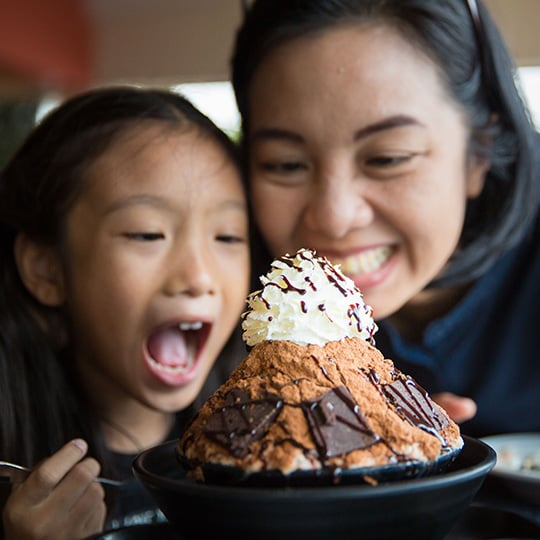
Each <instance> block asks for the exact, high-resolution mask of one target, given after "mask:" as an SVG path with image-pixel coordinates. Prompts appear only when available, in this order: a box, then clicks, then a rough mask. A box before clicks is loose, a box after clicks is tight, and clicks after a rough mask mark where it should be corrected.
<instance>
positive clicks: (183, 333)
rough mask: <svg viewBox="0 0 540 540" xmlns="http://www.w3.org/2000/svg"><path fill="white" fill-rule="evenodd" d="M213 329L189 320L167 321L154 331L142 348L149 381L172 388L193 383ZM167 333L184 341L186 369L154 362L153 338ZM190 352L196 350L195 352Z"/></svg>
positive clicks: (195, 320)
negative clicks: (175, 333) (178, 336)
mask: <svg viewBox="0 0 540 540" xmlns="http://www.w3.org/2000/svg"><path fill="white" fill-rule="evenodd" d="M212 326H213V324H212V323H211V322H208V321H204V320H202V319H198V318H190V319H189V320H188V319H183V320H178V321H170V322H167V323H165V324H161V325H160V326H159V327H156V328H154V330H152V332H151V333H150V334H149V335H148V337H147V338H146V340H145V342H144V344H143V358H144V361H145V364H146V367H147V369H148V371H149V372H150V374H151V375H152V377H153V378H154V379H155V380H157V381H159V382H161V383H162V384H165V385H166V386H171V387H177V386H185V385H187V384H189V383H190V382H191V381H193V380H194V379H195V378H196V377H197V375H198V372H199V369H200V365H201V359H202V357H203V355H204V351H205V348H206V343H207V341H208V338H209V335H210V332H211V330H212ZM167 331H169V332H174V331H178V333H179V335H180V337H181V339H183V340H184V347H185V349H186V352H185V355H186V362H185V365H178V366H176V365H174V364H171V363H169V364H165V363H161V362H158V361H157V360H156V359H155V358H153V356H152V354H151V352H150V343H151V340H152V338H153V336H155V335H156V334H158V333H159V332H167ZM188 333H189V336H188V335H187V334H188ZM193 348H195V350H194V351H193Z"/></svg>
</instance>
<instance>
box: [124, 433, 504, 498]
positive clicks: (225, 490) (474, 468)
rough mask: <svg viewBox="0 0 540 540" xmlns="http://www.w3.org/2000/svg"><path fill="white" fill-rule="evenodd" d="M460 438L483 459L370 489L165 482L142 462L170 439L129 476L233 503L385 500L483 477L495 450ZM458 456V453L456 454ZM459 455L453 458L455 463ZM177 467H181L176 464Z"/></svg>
mask: <svg viewBox="0 0 540 540" xmlns="http://www.w3.org/2000/svg"><path fill="white" fill-rule="evenodd" d="M462 438H463V442H464V445H463V448H462V450H461V452H463V451H464V450H465V449H466V448H467V450H468V449H470V448H471V446H472V447H473V448H474V447H476V448H479V449H482V450H484V452H485V456H484V457H483V459H482V460H481V461H479V462H478V463H475V464H472V465H469V466H467V467H464V468H461V469H459V470H455V471H449V472H445V473H442V474H438V475H434V476H427V477H421V478H411V479H403V480H399V481H396V482H392V483H388V484H383V485H378V486H371V485H343V486H340V485H336V486H306V487H296V486H286V487H278V488H276V487H255V486H249V487H246V486H234V485H233V486H225V485H218V484H203V483H197V482H195V481H193V480H190V479H186V480H184V479H169V478H167V477H164V476H160V475H158V474H155V473H153V472H151V471H148V470H147V469H146V468H145V467H144V465H143V462H144V460H145V458H146V457H147V456H148V454H150V453H154V452H159V451H164V450H165V448H166V447H170V448H171V449H173V448H175V447H176V445H177V443H178V441H177V440H171V441H165V442H163V443H161V444H159V445H157V446H154V447H152V448H149V449H147V450H144V451H143V452H141V453H140V454H138V455H137V456H136V457H135V459H134V460H133V466H132V467H133V473H134V475H135V477H136V478H138V479H139V480H140V481H141V482H142V483H143V484H145V485H146V486H148V487H156V488H160V489H162V488H168V489H171V490H173V491H176V490H177V489H178V488H179V487H181V489H182V491H185V492H190V493H192V494H194V495H196V494H199V495H202V494H205V493H210V492H211V494H212V497H214V498H219V499H224V500H228V501H230V500H231V497H232V496H234V498H235V499H236V500H241V499H244V498H245V499H252V498H253V497H257V499H258V500H262V501H264V500H275V499H276V498H281V499H290V500H293V499H296V498H302V499H305V500H306V501H309V500H311V499H318V498H320V496H321V490H325V491H327V492H328V493H327V494H328V496H329V497H330V498H339V499H349V498H355V499H357V498H360V497H365V498H367V497H369V498H380V497H386V496H388V495H392V494H397V493H399V495H400V496H402V495H403V494H404V493H415V492H418V491H421V490H425V489H426V487H427V488H437V489H441V488H445V487H449V486H450V485H453V484H456V483H459V481H460V480H461V481H466V480H473V479H476V478H478V477H480V476H485V475H487V473H489V471H491V469H492V468H493V467H494V465H495V462H496V452H495V450H494V449H493V448H492V447H491V446H489V445H488V444H486V443H485V442H483V441H482V440H480V439H475V438H472V437H468V436H466V435H462ZM460 454H461V453H460ZM459 457H460V455H458V456H457V458H456V460H459ZM178 466H179V467H180V468H181V465H180V464H178Z"/></svg>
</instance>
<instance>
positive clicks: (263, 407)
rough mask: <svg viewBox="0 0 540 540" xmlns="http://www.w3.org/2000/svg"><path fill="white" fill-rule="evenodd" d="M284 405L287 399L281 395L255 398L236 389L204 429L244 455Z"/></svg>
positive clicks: (227, 446)
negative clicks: (282, 398) (280, 396)
mask: <svg viewBox="0 0 540 540" xmlns="http://www.w3.org/2000/svg"><path fill="white" fill-rule="evenodd" d="M282 408H283V400H281V399H280V398H279V397H278V396H275V395H272V394H267V396H266V397H265V398H263V399H256V400H252V399H251V398H250V396H249V395H248V394H247V393H246V392H244V391H243V390H239V389H234V390H231V391H230V392H229V393H228V394H227V396H226V398H225V404H224V406H223V407H221V408H220V409H218V410H217V411H216V412H215V413H214V414H213V415H212V416H211V417H210V418H209V419H208V422H207V423H206V425H205V427H204V431H205V433H206V434H207V435H208V437H209V438H210V439H213V440H214V441H215V442H217V443H218V444H220V445H222V446H224V447H225V448H227V449H228V450H229V451H230V453H231V454H232V455H233V456H235V457H237V458H243V457H245V456H247V454H248V453H249V446H250V444H251V443H252V442H254V441H257V440H259V439H261V438H262V437H264V435H265V434H266V432H267V431H268V428H269V427H270V426H271V425H272V423H273V422H274V421H275V420H276V418H277V417H278V416H279V413H280V412H281V410H282Z"/></svg>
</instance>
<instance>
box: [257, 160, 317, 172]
mask: <svg viewBox="0 0 540 540" xmlns="http://www.w3.org/2000/svg"><path fill="white" fill-rule="evenodd" d="M261 168H262V169H263V170H265V171H267V172H271V173H277V174H287V173H293V172H298V171H304V170H306V168H307V167H306V164H305V163H302V162H301V161H282V162H278V161H275V162H272V161H267V162H263V163H261Z"/></svg>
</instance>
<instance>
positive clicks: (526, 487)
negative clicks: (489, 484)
mask: <svg viewBox="0 0 540 540" xmlns="http://www.w3.org/2000/svg"><path fill="white" fill-rule="evenodd" d="M482 440H483V441H484V442H485V443H486V444H488V445H489V446H491V447H492V448H493V449H494V450H495V452H496V453H497V463H496V464H495V467H494V468H493V469H492V471H491V472H490V476H491V477H492V478H493V479H497V481H498V482H500V483H502V484H503V485H504V486H505V487H507V488H508V490H509V491H511V492H512V493H513V494H514V495H516V496H518V497H520V498H521V499H523V500H525V501H527V502H529V503H531V504H534V505H537V506H540V470H531V469H529V468H526V467H527V465H526V464H527V461H528V460H530V459H532V460H533V461H534V463H535V465H536V466H537V467H540V433H511V434H505V435H493V436H491V437H484V438H483V439H482Z"/></svg>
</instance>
